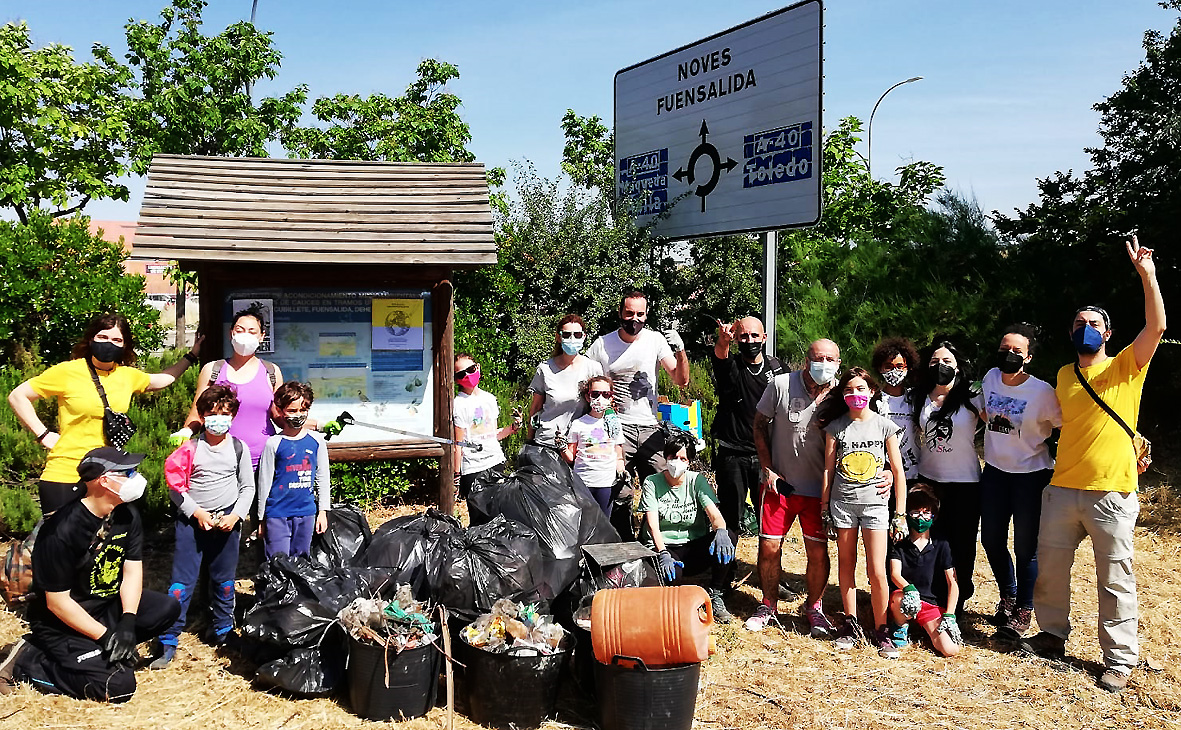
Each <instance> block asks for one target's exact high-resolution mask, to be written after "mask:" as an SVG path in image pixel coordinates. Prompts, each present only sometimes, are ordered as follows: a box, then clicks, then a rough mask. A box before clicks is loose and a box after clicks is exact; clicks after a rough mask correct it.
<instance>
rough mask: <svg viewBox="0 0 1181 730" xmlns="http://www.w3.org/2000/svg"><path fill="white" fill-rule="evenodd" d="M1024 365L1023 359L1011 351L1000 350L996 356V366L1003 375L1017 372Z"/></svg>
mask: <svg viewBox="0 0 1181 730" xmlns="http://www.w3.org/2000/svg"><path fill="white" fill-rule="evenodd" d="M1024 365H1025V358H1024V357H1022V356H1021V355H1020V354H1018V353H1016V352H1013V351H1012V350H1001V351H999V352H997V354H996V366H997V369H998V370H1000V371H1001V372H1002V373H1004V374H1005V375H1013V374H1015V373H1017V372H1019V371H1020V370H1021V368H1022V366H1024Z"/></svg>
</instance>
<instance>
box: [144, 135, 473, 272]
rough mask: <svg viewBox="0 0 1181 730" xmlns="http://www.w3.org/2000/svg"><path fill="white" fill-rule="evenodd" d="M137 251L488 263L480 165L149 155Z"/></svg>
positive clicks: (294, 259)
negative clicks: (150, 158)
mask: <svg viewBox="0 0 1181 730" xmlns="http://www.w3.org/2000/svg"><path fill="white" fill-rule="evenodd" d="M135 249H136V255H137V256H148V257H155V258H161V259H177V260H189V261H192V260H201V259H204V260H217V261H225V262H227V263H230V262H248V261H249V262H259V263H279V262H282V263H292V264H296V263H309V264H316V263H320V264H323V263H334V264H426V265H432V266H443V267H447V268H452V269H454V268H470V267H474V266H481V265H485V264H495V263H496V241H495V238H494V235H493V221H492V209H491V206H490V204H489V199H488V182H487V178H486V177H485V172H484V166H483V165H482V164H480V163H440V164H433V163H416V162H362V161H357V160H288V159H280V158H258V157H199V156H188V155H157V156H156V157H154V158H153V159H152V165H151V167H150V169H149V170H148V181H147V189H146V191H145V192H144V200H143V205H142V207H141V208H140V216H139V227H138V228H137V230H136V236H135Z"/></svg>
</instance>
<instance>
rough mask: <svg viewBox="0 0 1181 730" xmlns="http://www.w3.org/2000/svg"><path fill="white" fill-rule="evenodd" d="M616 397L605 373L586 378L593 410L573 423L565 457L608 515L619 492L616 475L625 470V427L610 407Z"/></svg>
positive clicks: (585, 396) (585, 391)
mask: <svg viewBox="0 0 1181 730" xmlns="http://www.w3.org/2000/svg"><path fill="white" fill-rule="evenodd" d="M614 397H615V391H614V389H613V387H612V385H611V378H608V377H607V376H606V375H596V376H594V377H593V378H591V379H590V380H588V381H586V385H585V387H584V388H583V398H585V400H586V403H587V404H588V406H589V407H590V413H587V414H585V415H583V416H580V417H578V418H576V419H574V421H572V422H571V423H570V430H569V431H568V432H567V433H566V451H565V456H566V461H568V462H570V464H571V465H572V466H573V467H574V481H576V482H577V483H579V484H581V485H582V486H584V487H586V488H587V489H588V490H589V491H590V493H591V496H592V497H594V498H595V501H596V502H598V503H599V507H601V508H602V510H603V514H605V515H607V517H608V518H610V517H611V501H612V500H613V499H614V498H615V496H616V495H617V494H618V492H619V487H618V485H617V484H616V481H617V478H618V476H619V475H620V474H623V427H622V426H621V425H620V423H619V417H618V416H616V415H615V412H614V411H613V410H612V408H611V402H612V399H613V398H614ZM612 492H615V494H613V493H612Z"/></svg>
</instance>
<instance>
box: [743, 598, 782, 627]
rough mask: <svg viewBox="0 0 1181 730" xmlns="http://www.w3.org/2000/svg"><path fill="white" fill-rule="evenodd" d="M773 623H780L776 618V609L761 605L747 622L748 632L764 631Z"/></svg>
mask: <svg viewBox="0 0 1181 730" xmlns="http://www.w3.org/2000/svg"><path fill="white" fill-rule="evenodd" d="M771 622H775V623H779V619H778V618H777V617H776V616H775V609H773V608H771V607H770V606H768V605H767V604H765V603H760V604H759V607H758V608H756V609H755V612H754V614H753V615H752V616H751V617H750V618H748V619H747V620H746V624H745V626H746V629H747V631H762V630H763V629H765V628H767V624H769V623H771Z"/></svg>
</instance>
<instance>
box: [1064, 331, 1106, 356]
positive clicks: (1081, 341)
mask: <svg viewBox="0 0 1181 730" xmlns="http://www.w3.org/2000/svg"><path fill="white" fill-rule="evenodd" d="M1070 341H1071V342H1073V343H1074V349H1076V350H1078V352H1079V354H1080V355H1094V354H1095V353H1096V352H1099V348H1101V347H1103V334H1102V333H1101V332H1099V330H1097V329H1095V328H1094V327H1091V326H1089V325H1085V324H1084V325H1083V326H1082V327H1079V328H1078V329H1076V330H1075V331H1074V332H1072V333H1070Z"/></svg>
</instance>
